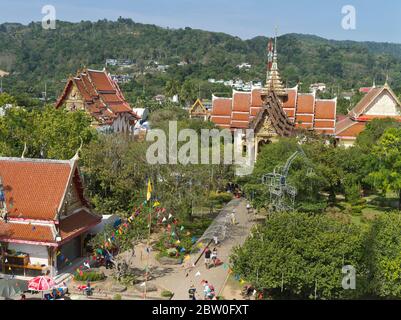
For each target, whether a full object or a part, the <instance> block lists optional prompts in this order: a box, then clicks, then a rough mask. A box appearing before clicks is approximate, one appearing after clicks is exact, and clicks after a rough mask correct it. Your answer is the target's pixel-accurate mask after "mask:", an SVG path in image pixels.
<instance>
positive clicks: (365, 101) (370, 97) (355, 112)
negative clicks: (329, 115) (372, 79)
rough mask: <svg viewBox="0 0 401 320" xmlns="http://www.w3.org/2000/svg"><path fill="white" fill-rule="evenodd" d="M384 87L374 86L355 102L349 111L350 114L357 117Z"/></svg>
mask: <svg viewBox="0 0 401 320" xmlns="http://www.w3.org/2000/svg"><path fill="white" fill-rule="evenodd" d="M383 89H384V87H381V88H379V87H377V88H376V87H374V88H371V90H370V91H369V92H368V93H367V94H366V95H365V96H364V97H363V98H362V99H361V101H359V103H357V105H356V106H355V107H354V108H353V109H352V111H351V112H350V113H349V114H350V115H352V116H356V117H359V116H360V115H361V114H362V113H363V112H364V111H365V109H366V108H367V107H368V106H369V105H370V104H371V103H372V102H373V100H374V99H375V98H376V97H377V96H378V95H379V94H380V93H381V92H382V91H383Z"/></svg>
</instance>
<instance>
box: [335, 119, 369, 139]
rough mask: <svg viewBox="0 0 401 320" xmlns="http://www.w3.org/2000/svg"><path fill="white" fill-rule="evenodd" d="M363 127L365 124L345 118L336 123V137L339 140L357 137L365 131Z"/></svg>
mask: <svg viewBox="0 0 401 320" xmlns="http://www.w3.org/2000/svg"><path fill="white" fill-rule="evenodd" d="M365 125H366V123H365V122H358V121H354V120H352V119H350V118H346V119H344V120H342V121H340V122H338V123H337V126H336V136H337V137H340V138H343V137H357V136H358V135H359V134H360V133H361V132H362V131H363V130H364V129H365Z"/></svg>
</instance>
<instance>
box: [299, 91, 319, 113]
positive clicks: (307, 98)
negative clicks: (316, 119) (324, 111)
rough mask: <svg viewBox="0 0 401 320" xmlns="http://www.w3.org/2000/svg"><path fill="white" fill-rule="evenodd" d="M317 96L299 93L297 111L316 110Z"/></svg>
mask: <svg viewBox="0 0 401 320" xmlns="http://www.w3.org/2000/svg"><path fill="white" fill-rule="evenodd" d="M314 105H315V97H314V95H312V94H304V95H298V101H297V113H312V114H313V112H314Z"/></svg>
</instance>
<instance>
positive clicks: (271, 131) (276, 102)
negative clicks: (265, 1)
mask: <svg viewBox="0 0 401 320" xmlns="http://www.w3.org/2000/svg"><path fill="white" fill-rule="evenodd" d="M268 52H269V62H268V71H267V76H266V85H265V87H264V88H254V89H252V90H251V91H250V92H242V91H236V90H233V93H232V97H231V98H223V97H216V96H213V98H212V110H211V113H210V120H211V121H212V122H214V123H215V124H216V125H217V126H219V127H220V128H223V129H230V130H235V129H250V128H253V129H255V128H257V130H256V131H255V135H256V144H257V145H256V146H255V147H256V148H255V150H256V153H257V152H258V150H259V144H260V143H270V142H272V141H273V140H274V137H276V136H283V135H290V134H294V133H295V131H296V130H302V129H303V130H309V131H315V132H317V133H319V134H324V135H328V136H334V134H335V127H336V108H337V98H335V99H331V100H327V99H318V98H317V97H316V93H300V92H299V90H298V86H295V87H293V88H285V87H284V86H283V84H282V81H281V77H280V72H279V69H278V57H277V45H275V46H274V51H273V44H272V41H270V43H269V46H268ZM272 93H274V94H272ZM266 117H270V119H266ZM258 122H260V123H263V124H264V125H260V124H258ZM291 127H292V129H291ZM258 130H259V131H258ZM262 132H264V133H263V134H262ZM255 158H256V157H255Z"/></svg>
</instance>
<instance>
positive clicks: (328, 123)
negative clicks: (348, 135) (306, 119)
mask: <svg viewBox="0 0 401 320" xmlns="http://www.w3.org/2000/svg"><path fill="white" fill-rule="evenodd" d="M334 126H335V122H334V121H332V120H319V121H315V129H318V128H330V129H334Z"/></svg>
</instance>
